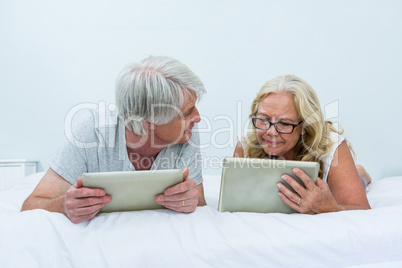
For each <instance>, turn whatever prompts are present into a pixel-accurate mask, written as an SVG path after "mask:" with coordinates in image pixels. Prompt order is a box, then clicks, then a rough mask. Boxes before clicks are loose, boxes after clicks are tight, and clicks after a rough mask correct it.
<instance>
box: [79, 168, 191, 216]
mask: <svg viewBox="0 0 402 268" xmlns="http://www.w3.org/2000/svg"><path fill="white" fill-rule="evenodd" d="M182 181H183V171H182V170H181V169H170V170H152V171H148V170H147V171H125V172H97V173H84V174H82V184H83V186H84V187H88V188H100V189H104V190H105V191H106V194H108V195H110V196H112V201H110V203H109V204H107V205H106V206H104V207H103V208H101V210H100V212H114V211H132V210H146V209H160V208H165V207H164V206H161V205H159V204H157V203H156V202H155V196H156V195H158V194H162V193H163V191H164V190H165V189H166V188H169V187H171V186H173V185H176V184H178V183H180V182H182Z"/></svg>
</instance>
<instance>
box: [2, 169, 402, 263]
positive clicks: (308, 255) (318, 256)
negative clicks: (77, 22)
mask: <svg viewBox="0 0 402 268" xmlns="http://www.w3.org/2000/svg"><path fill="white" fill-rule="evenodd" d="M42 175H43V173H37V174H34V175H32V176H29V177H27V178H25V179H24V180H23V181H21V182H20V183H19V184H17V185H16V186H14V187H13V188H12V189H10V190H8V191H5V192H0V266H1V267H159V266H163V267H229V266H230V267H348V266H350V267H352V266H355V267H401V266H402V195H401V194H400V192H401V189H402V177H393V178H385V179H382V180H380V181H376V182H374V183H372V185H370V186H369V188H368V198H369V201H370V204H371V206H372V207H373V209H372V210H368V211H345V212H338V213H327V214H320V215H313V216H311V215H301V214H291V215H286V214H258V213H227V212H225V213H220V212H218V211H217V210H216V208H217V203H218V198H219V187H220V177H219V176H205V178H204V187H205V196H206V199H207V203H208V206H205V207H199V208H197V210H196V211H195V212H194V213H191V214H181V213H176V212H174V211H170V210H155V211H139V212H119V213H109V214H100V215H98V216H96V217H95V218H94V219H92V220H91V221H86V222H83V223H80V224H72V223H71V222H70V221H69V220H68V219H67V218H66V217H65V216H64V215H62V214H59V213H50V212H47V211H44V210H33V211H26V212H22V213H21V212H19V210H20V207H21V205H22V202H23V201H24V200H25V198H26V197H27V196H28V195H29V194H30V193H31V192H32V190H33V189H34V187H35V185H36V183H37V182H38V181H39V180H40V178H41V177H42Z"/></svg>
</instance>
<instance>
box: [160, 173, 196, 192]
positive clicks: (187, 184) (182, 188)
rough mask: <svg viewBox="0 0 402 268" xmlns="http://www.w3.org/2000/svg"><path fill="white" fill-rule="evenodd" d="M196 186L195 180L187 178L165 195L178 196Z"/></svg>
mask: <svg viewBox="0 0 402 268" xmlns="http://www.w3.org/2000/svg"><path fill="white" fill-rule="evenodd" d="M183 177H184V176H183ZM196 186H197V183H196V182H195V181H194V180H192V179H190V178H186V179H185V180H184V181H183V182H181V183H178V184H176V185H174V186H172V187H170V188H167V189H166V190H165V191H164V192H163V194H164V195H174V194H178V193H183V192H186V191H188V190H190V189H191V188H194V187H196Z"/></svg>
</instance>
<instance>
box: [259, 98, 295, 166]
mask: <svg viewBox="0 0 402 268" xmlns="http://www.w3.org/2000/svg"><path fill="white" fill-rule="evenodd" d="M255 117H259V118H265V119H267V120H269V121H270V122H272V123H276V122H281V123H290V124H294V125H297V124H298V123H299V122H300V117H299V115H298V114H297V111H296V107H295V103H294V101H293V96H292V95H291V94H290V93H289V92H280V93H269V94H268V96H267V97H265V98H264V99H263V100H262V101H261V102H260V103H259V106H258V111H257V114H256V116H255ZM256 132H257V139H258V142H259V144H260V145H261V146H262V148H263V149H264V151H265V152H266V153H267V154H268V155H276V156H278V157H279V158H284V159H286V160H294V159H295V157H296V155H295V154H294V151H293V149H294V147H295V146H296V144H297V141H298V140H299V138H300V135H301V133H302V124H300V125H298V126H297V127H296V128H295V129H294V130H293V132H292V133H290V134H283V133H278V132H277V131H276V129H275V128H274V126H273V125H271V127H270V128H269V129H268V130H261V129H256Z"/></svg>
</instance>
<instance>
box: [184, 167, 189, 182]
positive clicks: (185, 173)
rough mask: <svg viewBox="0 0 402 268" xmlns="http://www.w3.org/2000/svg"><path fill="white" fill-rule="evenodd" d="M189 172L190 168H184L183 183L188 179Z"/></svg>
mask: <svg viewBox="0 0 402 268" xmlns="http://www.w3.org/2000/svg"><path fill="white" fill-rule="evenodd" d="M189 172H190V171H189V170H188V168H183V181H185V180H186V179H187V177H188V173H189Z"/></svg>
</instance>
